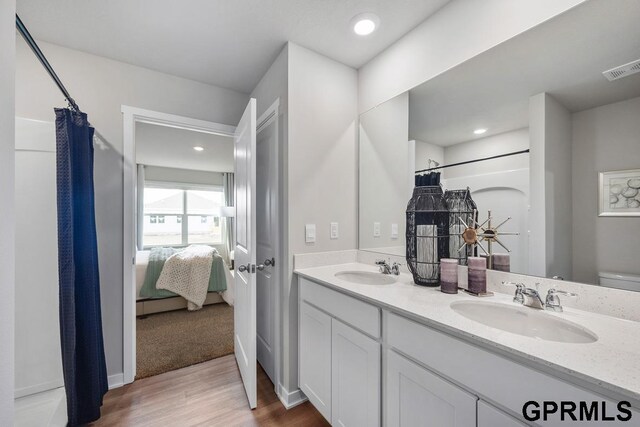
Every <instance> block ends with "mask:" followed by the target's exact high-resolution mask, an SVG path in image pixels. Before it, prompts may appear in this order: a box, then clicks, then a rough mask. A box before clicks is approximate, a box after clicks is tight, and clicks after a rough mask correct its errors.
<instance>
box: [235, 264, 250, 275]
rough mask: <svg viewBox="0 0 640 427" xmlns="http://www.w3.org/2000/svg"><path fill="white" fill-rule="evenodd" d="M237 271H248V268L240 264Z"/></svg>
mask: <svg viewBox="0 0 640 427" xmlns="http://www.w3.org/2000/svg"><path fill="white" fill-rule="evenodd" d="M238 271H239V272H240V273H244V272H245V271H249V268H248V267H247V266H246V265H241V266H239V267H238Z"/></svg>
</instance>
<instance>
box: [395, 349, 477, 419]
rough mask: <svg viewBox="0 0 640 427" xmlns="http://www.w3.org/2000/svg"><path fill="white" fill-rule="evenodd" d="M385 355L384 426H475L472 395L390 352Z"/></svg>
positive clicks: (474, 404) (474, 408)
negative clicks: (386, 356) (386, 357)
mask: <svg viewBox="0 0 640 427" xmlns="http://www.w3.org/2000/svg"><path fill="white" fill-rule="evenodd" d="M387 355H388V359H387V376H386V378H387V382H386V386H385V387H386V395H385V399H386V408H385V409H386V410H385V414H386V415H385V419H386V425H387V426H389V427H393V426H402V427H409V426H425V427H427V426H433V427H475V425H476V401H477V398H476V396H474V395H472V394H469V393H467V392H466V391H464V390H462V389H461V388H459V387H456V386H455V385H453V384H451V383H450V382H448V381H446V380H445V379H443V378H441V377H439V376H438V375H435V374H433V373H432V372H430V371H428V370H427V369H424V368H423V367H421V366H419V365H417V364H415V363H413V362H412V361H410V360H409V359H406V358H405V357H403V356H400V355H399V354H397V353H395V352H394V351H391V350H389V351H388V352H387Z"/></svg>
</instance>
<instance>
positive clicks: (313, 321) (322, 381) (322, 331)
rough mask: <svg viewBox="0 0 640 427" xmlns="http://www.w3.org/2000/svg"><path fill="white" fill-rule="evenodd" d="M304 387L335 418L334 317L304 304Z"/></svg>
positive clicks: (301, 364) (327, 415)
mask: <svg viewBox="0 0 640 427" xmlns="http://www.w3.org/2000/svg"><path fill="white" fill-rule="evenodd" d="M299 370H300V378H299V383H300V389H301V390H302V392H303V393H304V394H305V395H306V396H307V397H308V398H309V400H310V401H311V403H312V404H313V406H315V407H316V409H317V410H318V411H319V412H320V413H321V414H322V415H323V416H324V417H325V418H326V419H327V420H328V421H331V317H330V316H329V315H328V314H326V313H323V312H322V311H320V310H318V309H316V308H315V307H312V306H311V305H309V304H307V303H305V302H303V303H301V304H300V362H299Z"/></svg>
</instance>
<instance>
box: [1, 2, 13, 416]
mask: <svg viewBox="0 0 640 427" xmlns="http://www.w3.org/2000/svg"><path fill="white" fill-rule="evenodd" d="M15 13H16V3H15V1H13V0H0V64H2V65H1V66H0V194H2V209H0V254H1V255H2V256H0V293H1V294H2V298H0V425H3V426H11V425H13V387H14V385H13V384H14V378H13V375H14V373H13V370H14V354H13V351H14V344H13V342H14V341H13V338H14V330H13V328H14V290H15V289H14V282H15V276H14V271H15V265H14V262H15V255H14V233H15V226H14V220H15V217H14V194H15V190H14V165H15V158H14V149H15V147H14V141H15V134H14V130H15V96H14V95H15V91H14V78H15V49H16V47H15V46H16V43H15V35H16V30H15V19H16V18H15Z"/></svg>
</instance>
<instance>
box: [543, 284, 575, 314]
mask: <svg viewBox="0 0 640 427" xmlns="http://www.w3.org/2000/svg"><path fill="white" fill-rule="evenodd" d="M558 294H560V295H565V296H568V297H577V296H578V294H574V293H573V292H567V291H561V290H559V289H555V288H551V289H549V292H547V299H546V300H545V303H544V308H545V309H546V310H549V311H558V312H561V311H563V309H562V305H561V304H560V298H559V297H558Z"/></svg>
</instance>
